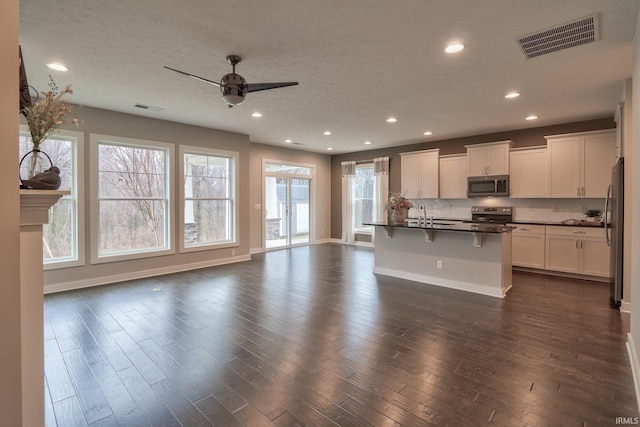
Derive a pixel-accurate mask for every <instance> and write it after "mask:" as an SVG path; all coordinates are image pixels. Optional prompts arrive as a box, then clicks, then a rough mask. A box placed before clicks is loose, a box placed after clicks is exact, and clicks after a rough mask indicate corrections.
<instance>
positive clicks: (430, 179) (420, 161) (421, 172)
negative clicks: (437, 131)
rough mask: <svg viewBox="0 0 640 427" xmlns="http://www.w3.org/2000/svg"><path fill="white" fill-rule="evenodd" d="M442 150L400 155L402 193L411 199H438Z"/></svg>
mask: <svg viewBox="0 0 640 427" xmlns="http://www.w3.org/2000/svg"><path fill="white" fill-rule="evenodd" d="M439 157H440V150H439V149H435V150H424V151H414V152H411V153H400V159H401V170H402V173H401V179H402V184H401V185H402V189H401V193H402V194H404V195H405V197H407V198H409V199H436V198H438V187H439V183H438V178H439Z"/></svg>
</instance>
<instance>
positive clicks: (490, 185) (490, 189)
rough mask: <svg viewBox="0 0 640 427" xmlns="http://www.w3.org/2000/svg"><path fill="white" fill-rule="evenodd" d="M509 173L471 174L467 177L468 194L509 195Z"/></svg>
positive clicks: (476, 195)
mask: <svg viewBox="0 0 640 427" xmlns="http://www.w3.org/2000/svg"><path fill="white" fill-rule="evenodd" d="M508 195H509V175H485V176H470V177H469V178H468V179H467V196H468V197H483V196H508Z"/></svg>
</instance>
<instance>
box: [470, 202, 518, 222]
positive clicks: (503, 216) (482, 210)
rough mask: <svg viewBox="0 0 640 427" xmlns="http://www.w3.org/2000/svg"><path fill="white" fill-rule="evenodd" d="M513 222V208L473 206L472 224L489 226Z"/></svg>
mask: <svg viewBox="0 0 640 427" xmlns="http://www.w3.org/2000/svg"><path fill="white" fill-rule="evenodd" d="M512 220H513V208H512V207H511V206H472V207H471V222H475V223H485V224H486V223H488V224H506V223H508V222H511V221H512Z"/></svg>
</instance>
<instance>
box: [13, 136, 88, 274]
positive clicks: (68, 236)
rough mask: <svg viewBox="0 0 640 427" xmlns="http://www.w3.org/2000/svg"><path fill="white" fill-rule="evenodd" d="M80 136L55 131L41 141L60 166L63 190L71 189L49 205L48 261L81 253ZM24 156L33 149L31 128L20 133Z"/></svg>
mask: <svg viewBox="0 0 640 427" xmlns="http://www.w3.org/2000/svg"><path fill="white" fill-rule="evenodd" d="M75 144H76V140H75V138H72V137H66V136H64V135H52V136H50V137H48V138H47V139H46V140H44V141H43V142H41V143H40V149H41V150H42V151H44V152H45V153H47V155H48V156H49V157H50V158H51V163H52V164H53V165H54V166H57V167H58V168H59V169H60V178H61V180H62V182H61V185H60V188H59V190H60V191H70V192H71V194H70V195H65V196H63V197H62V198H61V199H60V200H59V201H58V202H57V203H56V204H55V205H53V206H52V207H51V208H50V209H49V223H48V224H44V225H43V227H42V234H43V239H42V251H43V260H44V263H45V264H48V263H55V262H60V261H70V260H76V259H77V258H78V253H77V244H78V243H77V239H78V237H77V227H76V224H77V220H78V218H77V200H76V191H75V189H74V185H75V182H74V169H75V168H76V165H75V160H76V159H75V156H74V151H75ZM19 146H20V158H22V156H24V155H25V154H26V153H28V152H29V151H31V150H32V149H33V143H32V142H31V136H30V135H29V133H28V132H21V133H20V141H19ZM25 163H26V162H23V165H22V170H21V171H20V172H21V174H23V175H26V173H27V169H28V165H27V164H25Z"/></svg>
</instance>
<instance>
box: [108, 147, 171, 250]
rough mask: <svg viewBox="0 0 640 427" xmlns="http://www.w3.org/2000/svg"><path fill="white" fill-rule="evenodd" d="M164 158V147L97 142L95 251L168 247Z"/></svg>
mask: <svg viewBox="0 0 640 427" xmlns="http://www.w3.org/2000/svg"><path fill="white" fill-rule="evenodd" d="M167 162H168V154H167V152H166V150H164V149H160V148H154V147H140V146H127V145H119V144H112V143H106V142H100V143H99V144H98V203H99V237H98V239H99V242H98V253H99V255H110V254H118V253H126V252H137V251H141V250H142V251H143V250H153V249H163V248H167V246H168V236H167V229H168V227H167V221H168V215H167V209H168V190H167V173H168V171H167Z"/></svg>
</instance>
